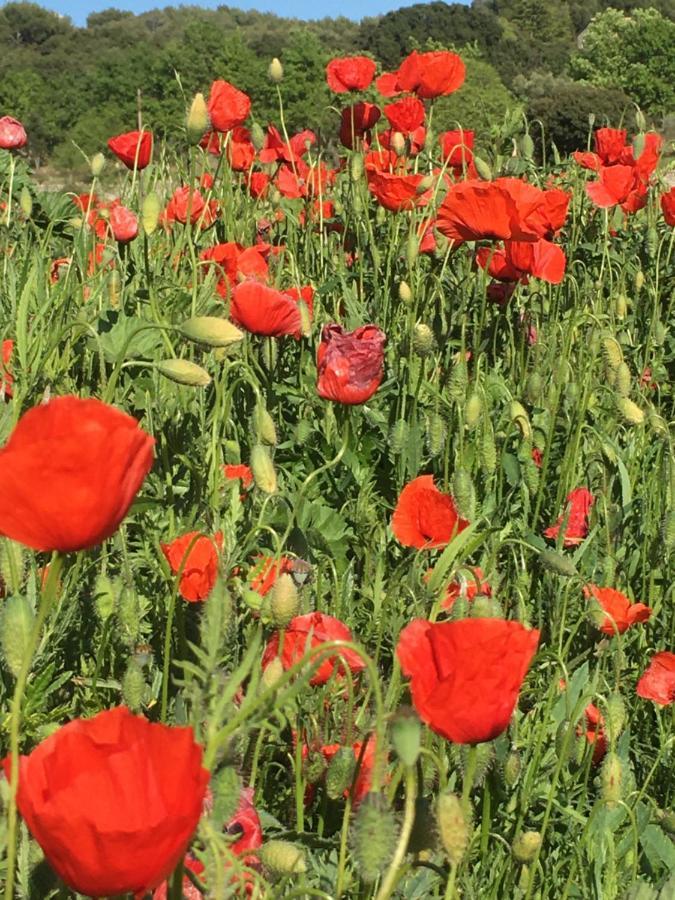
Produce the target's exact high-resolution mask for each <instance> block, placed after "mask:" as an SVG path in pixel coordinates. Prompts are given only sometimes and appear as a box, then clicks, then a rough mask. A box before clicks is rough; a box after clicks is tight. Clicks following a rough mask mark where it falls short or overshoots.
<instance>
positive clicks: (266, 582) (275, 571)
mask: <svg viewBox="0 0 675 900" xmlns="http://www.w3.org/2000/svg"><path fill="white" fill-rule="evenodd" d="M292 565H293V561H292V560H291V559H290V558H289V557H287V556H282V557H280V558H279V559H278V560H277V559H276V558H275V557H274V556H261V557H260V559H259V560H258V564H257V568H256V569H255V570H254V571H255V574H254V575H253V577H252V578H251V590H253V591H257V592H258V593H259V594H260V596H261V597H264V596H265V594H267V592H268V591H270V590H272V588H273V587H274V585H275V584H276V580H277V578H278V577H279V575H283V574H284V573H286V572H291V571H292Z"/></svg>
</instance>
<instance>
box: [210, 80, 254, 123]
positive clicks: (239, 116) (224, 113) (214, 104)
mask: <svg viewBox="0 0 675 900" xmlns="http://www.w3.org/2000/svg"><path fill="white" fill-rule="evenodd" d="M207 109H208V113H209V119H210V120H211V126H212V128H213V130H214V131H231V130H232V129H233V128H236V127H237V125H243V124H244V122H245V120H246V117H247V116H248V114H249V113H250V111H251V99H250V97H249V96H248V94H245V93H244V92H243V91H240V90H239V89H238V88H236V87H235V86H234V85H233V84H230V83H229V81H223V80H220V79H219V80H217V81H214V82H213V84H212V85H211V90H210V92H209V99H208V103H207Z"/></svg>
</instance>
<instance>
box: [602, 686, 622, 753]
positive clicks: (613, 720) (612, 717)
mask: <svg viewBox="0 0 675 900" xmlns="http://www.w3.org/2000/svg"><path fill="white" fill-rule="evenodd" d="M625 722H626V705H625V703H624V702H623V697H622V696H621V694H618V693H614V694H610V696H609V697H608V698H607V709H606V710H605V723H606V725H607V732H608V734H609V738H610V740H611V741H612V742H614V741H616V740H617V738H618V737H619V735H620V734H621V732H622V731H623V726H624V724H625Z"/></svg>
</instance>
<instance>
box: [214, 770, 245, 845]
mask: <svg viewBox="0 0 675 900" xmlns="http://www.w3.org/2000/svg"><path fill="white" fill-rule="evenodd" d="M211 792H212V794H213V808H212V811H211V820H212V821H213V822H214V824H215V825H216V827H217V828H218V830H220V829H221V828H222V827H223V826H224V825H225V824H226V823H227V822H229V821H230V819H231V818H232V816H233V815H234V814H235V812H236V811H237V807H238V806H239V799H240V797H241V778H240V777H239V774H238V772H237V770H236V769H235V768H233V767H232V766H225V767H224V768H223V769H220V771H219V772H216V774H215V775H212V776H211Z"/></svg>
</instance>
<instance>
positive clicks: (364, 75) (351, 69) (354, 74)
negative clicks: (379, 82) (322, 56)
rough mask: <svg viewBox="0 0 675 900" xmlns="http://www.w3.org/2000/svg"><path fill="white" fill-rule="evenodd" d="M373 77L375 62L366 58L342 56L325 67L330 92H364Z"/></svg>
mask: <svg viewBox="0 0 675 900" xmlns="http://www.w3.org/2000/svg"><path fill="white" fill-rule="evenodd" d="M374 77H375V62H374V60H372V59H369V58H368V57H367V56H342V57H339V58H338V59H331V61H330V62H329V63H328V65H327V66H326V81H327V83H328V87H329V88H330V89H331V91H334V92H335V93H336V94H346V93H347V92H348V91H365V89H366V88H367V87H369V86H370V83H371V82H372V80H373V78H374Z"/></svg>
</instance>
